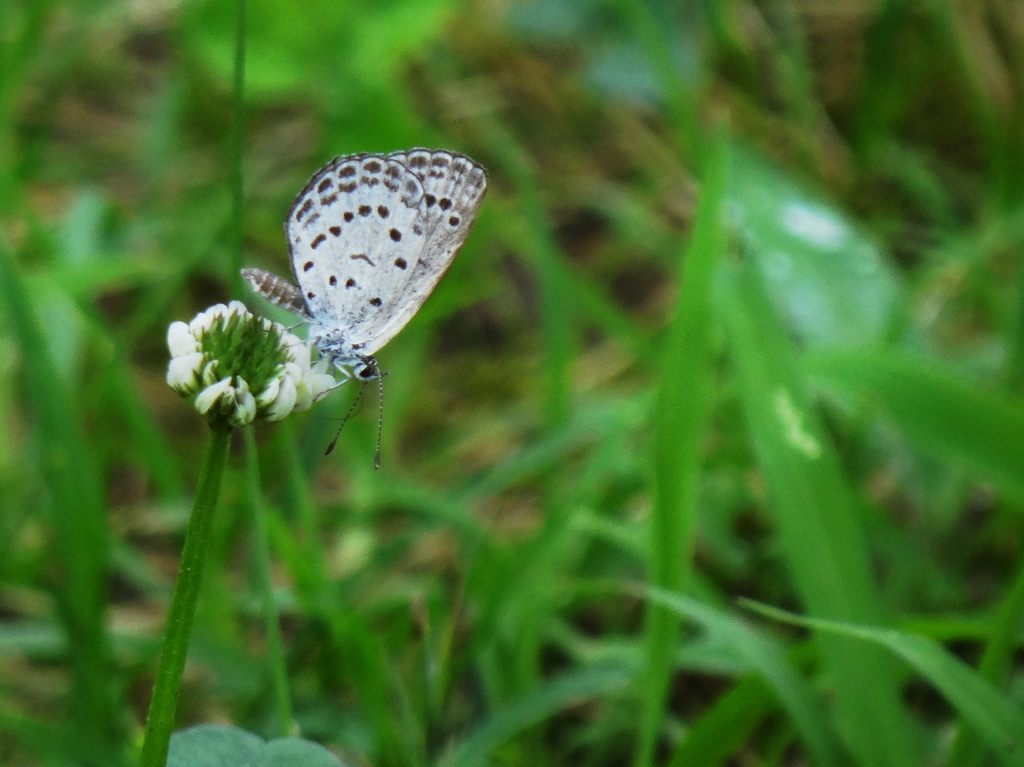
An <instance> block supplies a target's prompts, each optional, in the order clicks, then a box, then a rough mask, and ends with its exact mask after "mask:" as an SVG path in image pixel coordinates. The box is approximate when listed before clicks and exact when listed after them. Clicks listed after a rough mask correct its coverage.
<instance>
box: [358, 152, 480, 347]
mask: <svg viewBox="0 0 1024 767" xmlns="http://www.w3.org/2000/svg"><path fill="white" fill-rule="evenodd" d="M388 159H389V160H394V161H397V162H399V163H401V164H402V165H404V166H405V167H407V168H408V169H409V170H410V171H412V173H414V174H415V175H416V177H417V178H418V179H419V181H420V183H421V184H422V185H423V200H422V203H421V205H420V208H419V221H418V223H419V226H420V228H421V229H422V231H423V236H422V237H421V238H419V239H417V240H416V241H415V244H416V246H417V250H416V252H415V253H414V254H413V255H412V258H410V259H409V262H410V264H412V265H413V269H412V275H411V278H410V279H409V280H408V281H407V282H406V283H405V285H404V286H403V289H402V292H401V294H400V295H399V296H398V300H397V307H398V309H397V311H396V312H394V313H393V314H391V315H390V316H388V317H387V318H386V321H384V322H383V323H380V324H377V323H375V324H373V325H371V326H368V327H366V328H363V329H361V330H362V331H363V332H364V333H365V337H364V338H361V339H360V340H361V341H363V342H364V343H365V348H366V350H367V352H366V353H367V354H373V353H374V352H375V351H377V350H378V349H380V348H381V347H382V346H384V345H385V344H386V343H387V342H388V341H390V340H391V339H392V338H394V337H395V335H396V334H397V333H398V332H399V331H400V330H401V329H402V328H403V327H405V325H406V324H407V323H408V322H409V320H410V319H412V316H413V315H414V314H416V312H417V311H418V310H419V308H420V307H421V306H422V305H423V302H424V301H426V300H427V296H429V295H430V293H431V292H432V291H433V290H434V287H435V286H436V285H437V283H438V281H439V280H440V279H441V277H442V276H443V275H444V273H445V271H447V269H448V267H449V266H450V265H451V263H452V261H453V260H454V258H455V254H456V253H458V251H459V248H460V247H462V244H463V243H464V242H465V241H466V237H467V236H469V229H470V226H471V225H472V223H473V219H474V218H476V214H477V211H478V210H479V209H480V203H481V201H482V200H483V196H484V193H485V192H486V191H487V173H486V171H484V169H483V167H481V166H480V165H478V164H477V163H475V162H473V160H471V159H470V158H468V157H466V156H465V155H461V154H457V153H455V152H448V151H445V150H443V149H410V150H409V151H407V152H394V153H392V154H389V155H388Z"/></svg>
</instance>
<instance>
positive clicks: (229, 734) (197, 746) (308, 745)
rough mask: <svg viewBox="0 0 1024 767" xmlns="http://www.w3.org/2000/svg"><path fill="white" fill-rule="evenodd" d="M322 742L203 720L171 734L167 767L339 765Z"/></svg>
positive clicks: (300, 766)
mask: <svg viewBox="0 0 1024 767" xmlns="http://www.w3.org/2000/svg"><path fill="white" fill-rule="evenodd" d="M341 764H342V762H341V761H340V760H339V759H338V758H337V757H336V756H334V755H333V754H332V753H331V752H330V751H328V750H327V749H326V748H324V747H323V746H321V745H318V744H316V743H313V742H311V741H308V740H303V739H302V738H278V739H276V740H271V741H269V742H267V741H264V740H263V738H261V737H260V736H258V735H254V734H253V733H251V732H247V731H245V730H243V729H241V728H239V727H231V726H228V725H220V724H200V725H197V726H195V727H190V728H188V729H187V730H181V731H180V732H176V733H174V735H172V736H171V747H170V751H168V753H167V767H339V766H340V765H341Z"/></svg>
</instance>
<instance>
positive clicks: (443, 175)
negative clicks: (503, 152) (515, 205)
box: [242, 149, 487, 380]
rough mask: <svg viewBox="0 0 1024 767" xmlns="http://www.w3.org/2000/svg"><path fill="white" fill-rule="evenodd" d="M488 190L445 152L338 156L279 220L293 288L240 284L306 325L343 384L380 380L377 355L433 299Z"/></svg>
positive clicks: (264, 278)
mask: <svg viewBox="0 0 1024 767" xmlns="http://www.w3.org/2000/svg"><path fill="white" fill-rule="evenodd" d="M486 191H487V173H486V171H484V169H483V168H482V167H481V166H480V165H478V164H477V163H476V162H474V161H473V160H471V159H470V158H468V157H466V156H465V155H461V154H458V153H456V152H449V151H446V150H443V149H410V150H408V151H405V152H393V153H391V154H388V155H378V154H352V155H345V156H342V157H336V158H334V159H333V160H331V161H330V162H329V163H327V164H326V165H324V166H323V167H322V168H320V170H318V171H317V172H316V173H315V174H313V177H312V178H311V179H310V180H309V183H308V184H306V186H305V188H303V190H302V191H301V192H300V193H299V195H298V197H296V198H295V202H294V203H293V204H292V207H291V210H289V212H288V217H287V218H286V219H285V227H284V228H285V235H286V237H287V240H288V249H289V252H290V254H291V263H292V274H293V275H294V277H295V282H294V283H293V282H291V281H289V280H286V279H285V278H283V277H278V276H277V275H276V274H272V273H271V272H267V271H264V270H263V269H253V268H248V269H243V270H242V277H243V278H244V279H245V280H246V281H247V282H248V283H249V285H251V286H252V288H253V290H254V291H256V292H257V293H258V294H259V295H261V296H263V298H265V299H267V300H268V301H269V302H271V303H272V304H275V305H277V306H280V307H282V308H284V309H287V310H288V311H290V312H292V313H293V314H295V315H296V316H298V317H299V318H300V319H301V320H303V321H304V322H306V323H307V324H308V326H309V338H310V340H311V341H312V343H313V345H314V346H315V347H316V348H317V350H318V351H319V352H320V354H321V355H322V356H324V357H327V358H329V359H330V360H331V362H332V363H333V364H334V366H335V367H336V368H338V370H340V371H341V372H342V373H343V374H344V375H345V377H346V378H359V379H364V380H369V379H374V378H377V379H379V378H380V376H381V372H380V368H379V367H378V365H377V360H376V359H375V358H374V356H373V355H374V353H376V352H377V351H378V350H379V349H380V348H381V347H383V346H384V345H385V344H386V343H387V342H388V341H390V340H391V339H392V338H394V337H395V335H396V334H397V333H398V332H399V331H400V330H401V329H402V328H403V327H405V325H406V324H407V323H408V322H409V320H410V319H412V316H413V315H414V314H416V312H417V311H418V310H419V308H420V307H421V306H422V305H423V302H424V301H426V299H427V296H429V295H430V293H431V292H432V291H433V290H434V287H435V286H436V285H437V283H438V281H439V280H440V279H441V276H442V275H443V274H444V273H445V271H446V270H447V269H448V267H449V266H450V265H451V263H452V260H453V259H454V258H455V254H456V253H457V252H458V251H459V248H460V247H462V244H463V243H464V242H465V241H466V237H467V236H468V235H469V229H470V226H471V225H472V223H473V220H474V218H475V217H476V214H477V211H478V210H479V208H480V202H481V200H482V199H483V196H484V193H485V192H486Z"/></svg>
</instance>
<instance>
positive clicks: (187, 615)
mask: <svg viewBox="0 0 1024 767" xmlns="http://www.w3.org/2000/svg"><path fill="white" fill-rule="evenodd" d="M230 444H231V430H230V429H213V430H212V431H211V432H210V443H209V445H208V446H207V449H206V458H205V461H204V463H203V469H202V473H201V474H200V475H199V487H198V489H197V490H196V500H195V503H194V504H193V506H192V514H191V516H190V517H189V521H188V530H187V531H186V532H185V545H184V547H183V548H182V551H181V563H180V565H179V567H178V577H177V580H175V582H174V596H173V597H171V608H170V612H169V613H168V616H167V628H166V630H165V633H164V643H163V648H162V650H161V652H160V663H159V665H158V666H157V670H156V679H155V680H154V682H153V697H152V698H151V699H150V702H149V716H148V717H147V718H146V734H145V737H144V739H143V741H142V756H141V759H140V760H139V765H140V767H164V764H165V763H166V761H167V747H168V744H169V743H170V739H171V732H172V731H173V730H174V714H175V709H176V706H177V702H178V688H179V687H180V686H181V675H182V672H183V671H184V670H185V658H186V657H187V656H188V641H189V636H190V635H191V633H192V619H193V618H194V617H195V612H196V602H197V601H198V599H199V585H200V583H201V581H202V577H203V565H204V564H205V562H206V558H207V553H208V552H209V548H210V541H211V529H212V526H213V524H212V523H213V514H214V511H215V510H216V508H217V496H218V495H219V493H220V482H221V477H222V476H223V474H224V464H225V463H226V462H227V457H228V447H229V445H230Z"/></svg>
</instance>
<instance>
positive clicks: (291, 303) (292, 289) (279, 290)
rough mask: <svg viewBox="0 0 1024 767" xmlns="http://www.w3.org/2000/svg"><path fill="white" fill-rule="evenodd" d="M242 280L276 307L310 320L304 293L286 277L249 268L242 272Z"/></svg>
mask: <svg viewBox="0 0 1024 767" xmlns="http://www.w3.org/2000/svg"><path fill="white" fill-rule="evenodd" d="M242 278H243V279H244V280H245V281H246V282H248V283H249V285H250V286H251V287H252V289H253V290H254V291H256V292H257V293H259V294H260V295H261V296H263V297H264V298H265V299H266V300H267V301H269V302H270V303H272V304H273V305H274V306H279V307H281V308H282V309H287V310H288V311H290V312H291V313H292V314H294V315H296V316H297V317H300V318H301V319H304V320H308V319H310V316H309V312H308V311H307V310H306V301H305V299H304V298H303V297H302V291H301V290H299V288H298V287H297V286H296V285H293V284H292V283H290V282H288V280H286V279H285V278H284V277H278V276H277V275H276V274H274V273H272V272H267V271H264V270H263V269H254V268H247V269H243V270H242Z"/></svg>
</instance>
